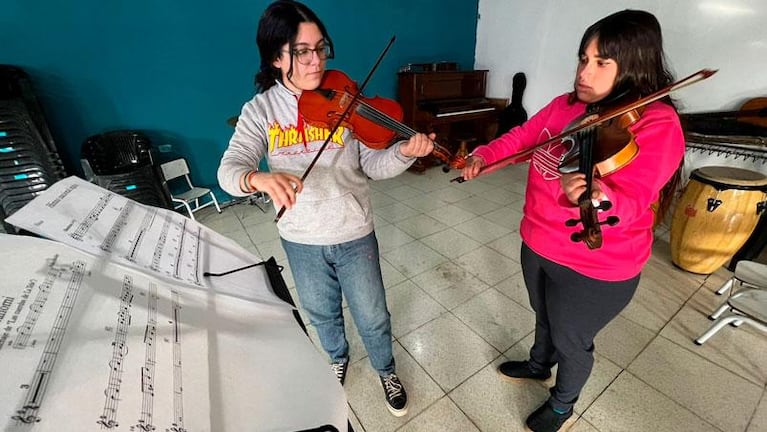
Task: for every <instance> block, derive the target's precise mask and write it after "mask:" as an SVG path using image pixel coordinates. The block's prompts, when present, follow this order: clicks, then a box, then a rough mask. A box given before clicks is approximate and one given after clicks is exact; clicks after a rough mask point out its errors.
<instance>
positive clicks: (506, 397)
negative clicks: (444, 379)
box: [450, 357, 549, 432]
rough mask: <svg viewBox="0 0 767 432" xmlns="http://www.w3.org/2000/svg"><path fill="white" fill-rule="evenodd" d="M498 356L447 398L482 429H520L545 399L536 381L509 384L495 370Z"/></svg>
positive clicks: (491, 431)
mask: <svg viewBox="0 0 767 432" xmlns="http://www.w3.org/2000/svg"><path fill="white" fill-rule="evenodd" d="M505 360H506V359H505V358H503V357H501V358H499V359H497V360H495V361H494V362H493V363H492V364H490V365H487V366H486V367H484V368H482V370H481V371H479V372H478V373H477V374H475V375H474V376H472V377H471V378H469V379H468V380H466V381H465V382H464V383H463V384H461V385H460V386H458V388H456V389H455V390H453V391H452V392H450V399H452V400H453V401H454V402H455V404H456V405H457V406H458V407H460V408H461V410H462V411H463V412H464V413H466V415H467V416H468V417H469V419H470V420H471V421H472V422H473V423H474V424H475V425H477V427H478V428H479V430H481V431H483V432H496V431H497V432H521V431H524V430H525V419H526V418H527V416H528V415H530V413H531V412H533V411H534V410H535V409H536V408H538V406H540V405H541V404H542V403H543V402H544V401H545V400H546V399H547V398H548V395H549V393H548V391H546V389H545V388H544V387H543V386H541V385H538V384H537V383H531V382H530V383H528V382H523V383H509V382H506V381H503V380H502V379H501V378H500V377H499V376H498V372H496V368H497V367H498V364H500V363H501V362H503V361H505Z"/></svg>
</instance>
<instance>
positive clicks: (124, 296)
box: [0, 178, 347, 432]
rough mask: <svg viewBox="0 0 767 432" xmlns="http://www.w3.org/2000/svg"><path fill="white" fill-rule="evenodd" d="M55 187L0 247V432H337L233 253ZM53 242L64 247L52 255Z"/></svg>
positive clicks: (337, 413)
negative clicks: (210, 274)
mask: <svg viewBox="0 0 767 432" xmlns="http://www.w3.org/2000/svg"><path fill="white" fill-rule="evenodd" d="M184 219H186V218H184V217H183V216H181V215H178V214H174V213H173V212H169V211H167V210H163V209H156V208H152V207H147V206H143V205H141V204H138V203H135V202H133V201H131V200H128V199H125V198H124V197H121V196H116V195H112V196H110V193H109V192H108V191H106V190H104V189H101V188H99V187H97V186H95V185H91V184H89V183H86V182H83V181H81V180H79V179H75V178H69V179H65V180H62V181H61V182H59V183H57V184H55V185H54V186H53V187H52V188H51V189H49V190H48V191H46V193H44V194H43V195H41V196H39V197H37V198H36V199H35V200H34V201H33V202H31V203H30V204H28V205H27V206H26V207H24V208H22V209H21V210H19V211H18V212H16V213H15V214H14V215H13V216H12V217H11V218H10V222H11V223H14V224H17V225H19V226H21V227H23V228H24V229H27V230H29V231H33V232H38V233H40V234H41V235H46V236H50V237H52V238H54V239H57V240H60V241H50V240H43V239H38V238H33V237H28V236H21V235H8V234H0V275H2V276H0V278H1V279H2V283H0V374H2V377H1V378H0V425H2V426H3V427H2V430H3V431H13V432H17V431H32V432H38V431H40V432H47V431H57V432H58V431H90V430H93V431H96V430H100V431H101V430H115V431H151V430H158V431H166V432H168V431H170V432H192V431H215V432H221V431H243V430H247V431H296V430H303V429H312V428H317V427H320V426H323V425H331V426H332V427H333V428H335V429H331V428H327V429H326V430H339V431H344V430H346V426H347V405H346V400H345V396H344V393H343V389H342V387H341V386H340V385H338V381H337V380H336V378H335V375H333V373H332V372H331V371H330V368H329V367H328V365H327V362H326V360H325V359H324V358H323V356H322V355H321V354H320V353H319V351H318V350H317V349H316V348H315V347H314V345H312V343H311V341H310V340H309V339H308V337H307V336H306V335H305V334H304V333H303V331H302V330H301V328H300V327H299V326H298V324H297V323H296V321H295V318H294V316H293V314H292V311H293V308H292V307H290V306H289V305H287V304H286V303H285V302H283V301H282V300H280V299H279V298H277V297H276V296H275V295H274V293H273V292H272V290H271V285H270V282H269V280H268V276H267V275H266V271H265V269H264V266H256V267H252V268H249V269H247V270H244V271H240V272H237V273H233V274H231V275H229V276H224V277H219V278H207V277H205V276H204V272H205V271H207V269H211V268H215V270H214V271H225V270H229V269H233V268H237V267H241V266H245V265H249V264H253V263H254V262H257V261H260V257H256V256H253V255H252V254H250V253H249V252H247V251H245V250H244V249H242V248H241V247H239V246H238V245H237V244H236V243H235V242H233V241H231V240H229V239H226V238H225V237H223V236H220V235H218V234H217V233H215V232H212V231H211V230H209V229H207V228H205V227H203V226H201V225H199V224H197V223H196V222H194V221H191V220H189V219H186V220H184ZM65 243H66V244H65Z"/></svg>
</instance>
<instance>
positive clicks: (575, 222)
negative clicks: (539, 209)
mask: <svg viewBox="0 0 767 432" xmlns="http://www.w3.org/2000/svg"><path fill="white" fill-rule="evenodd" d="M580 221H581V220H580V219H568V220H566V221H565V226H568V227H574V226H576V225H578V223H579V222H580Z"/></svg>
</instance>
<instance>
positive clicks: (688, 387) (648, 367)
mask: <svg viewBox="0 0 767 432" xmlns="http://www.w3.org/2000/svg"><path fill="white" fill-rule="evenodd" d="M628 370H629V371H630V372H631V373H632V374H633V375H634V376H636V377H637V378H639V379H641V380H642V381H644V382H645V383H647V384H648V385H650V386H652V387H653V388H655V389H657V390H658V391H660V392H661V393H663V394H664V395H666V396H668V397H670V398H671V399H673V400H674V401H676V402H677V403H679V404H680V405H682V406H684V407H686V408H688V409H689V410H690V411H692V412H694V413H696V414H697V415H699V416H700V417H702V418H703V419H705V420H707V421H708V422H709V423H711V424H713V425H715V426H717V427H719V428H720V429H722V430H726V431H743V430H745V429H746V426H747V425H748V421H749V419H750V418H751V415H752V413H753V412H754V410H755V409H756V406H757V404H758V403H759V399H760V398H761V396H762V391H763V387H762V386H758V385H756V384H754V383H752V382H749V381H747V380H745V379H743V378H741V377H739V376H737V375H735V374H733V373H732V372H729V371H728V370H726V369H724V368H722V367H721V366H718V365H716V364H714V363H712V362H710V361H708V360H706V359H704V358H702V357H700V356H698V355H696V354H693V353H692V352H690V351H688V350H686V349H684V348H682V347H680V346H678V345H677V344H675V343H673V342H671V341H669V340H668V339H665V338H662V337H661V338H657V339H655V340H654V341H653V342H652V343H650V345H649V346H648V347H647V349H646V350H644V352H642V354H641V355H640V356H639V357H638V358H637V359H636V361H634V362H633V363H632V364H631V366H630V367H629V369H628ZM701 378H702V379H701ZM701 395H708V397H701Z"/></svg>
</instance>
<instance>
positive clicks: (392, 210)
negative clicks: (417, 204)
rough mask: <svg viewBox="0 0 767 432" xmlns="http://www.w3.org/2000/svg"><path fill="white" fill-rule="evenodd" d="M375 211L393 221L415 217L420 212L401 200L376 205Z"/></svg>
mask: <svg viewBox="0 0 767 432" xmlns="http://www.w3.org/2000/svg"><path fill="white" fill-rule="evenodd" d="M373 212H374V213H375V214H377V215H378V216H380V217H382V218H384V219H386V220H387V221H389V222H391V223H395V222H399V221H401V220H404V219H407V218H409V217H413V216H415V215H417V214H419V212H418V210H415V209H413V208H412V207H408V206H406V205H405V204H402V203H401V202H399V201H395V202H394V203H393V204H389V205H387V206H383V207H374V208H373Z"/></svg>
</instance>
